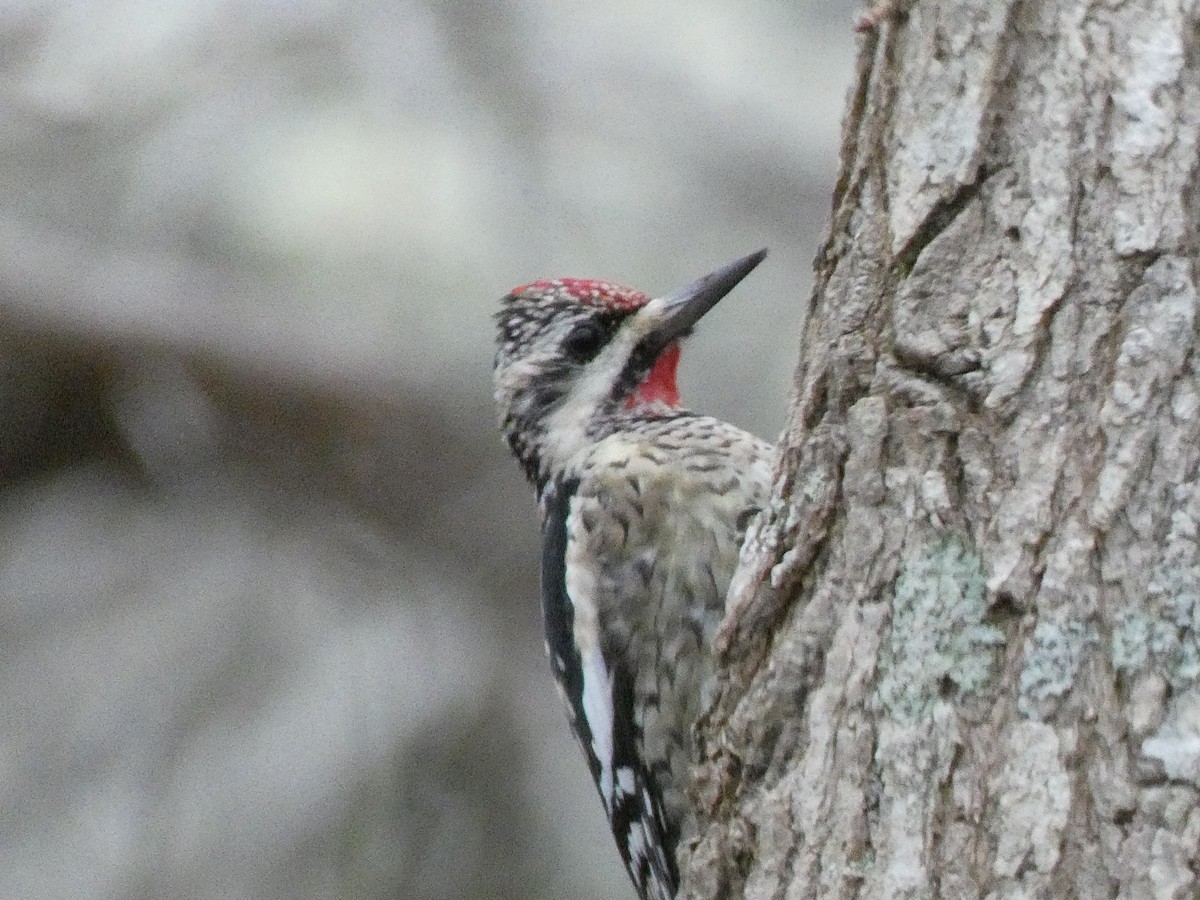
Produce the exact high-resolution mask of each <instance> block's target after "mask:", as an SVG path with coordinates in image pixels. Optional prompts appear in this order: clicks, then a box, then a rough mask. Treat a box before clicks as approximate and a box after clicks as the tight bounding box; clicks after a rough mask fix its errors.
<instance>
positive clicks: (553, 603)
mask: <svg viewBox="0 0 1200 900" xmlns="http://www.w3.org/2000/svg"><path fill="white" fill-rule="evenodd" d="M578 492H579V480H578V479H577V478H571V479H561V480H559V481H557V482H555V483H554V484H552V485H549V486H548V487H547V491H546V493H545V494H543V497H542V513H543V531H542V615H543V618H544V621H545V629H546V651H547V654H548V655H549V657H550V666H551V668H552V670H553V672H554V677H555V680H556V681H557V682H558V686H559V688H560V690H561V692H562V694H563V697H564V699H565V700H566V703H567V709H568V713H569V715H570V718H571V727H572V729H573V730H574V731H575V736H576V738H578V740H579V743H580V745H581V746H582V747H583V751H584V754H585V756H586V757H587V762H588V768H589V769H590V770H591V773H592V778H593V780H594V781H595V782H596V788H597V789H598V790H599V792H600V799H601V800H602V802H603V803H604V808H605V812H607V814H608V819H609V823H610V824H611V826H612V831H613V836H614V837H615V838H616V842H617V848H618V849H619V851H620V853H621V858H622V860H623V861H624V863H625V867H626V868H627V869H628V870H629V874H630V876H631V877H632V878H633V881H634V884H635V886H636V887H637V889H638V892H639V894H640V895H641V896H642V897H643V898H644V900H671V898H673V897H674V896H675V891H676V888H677V886H678V881H679V876H678V871H677V869H676V865H675V854H674V841H673V839H672V837H671V830H670V829H669V828H668V826H667V823H666V819H665V816H664V814H663V810H662V805H661V801H660V798H659V792H658V790H657V788H656V786H655V784H654V778H653V775H652V773H651V772H649V771H648V770H647V769H646V767H645V764H644V762H643V760H642V756H641V753H640V752H639V750H640V745H641V735H640V729H639V726H638V723H637V722H636V721H635V708H636V704H635V698H634V680H633V673H631V672H629V671H627V670H626V667H625V666H624V665H623V664H621V663H620V661H619V660H617V659H616V657H615V656H614V655H612V654H609V653H606V652H605V648H604V644H603V641H602V640H601V633H600V622H599V610H598V608H597V599H596V597H595V595H594V591H595V590H596V588H597V573H595V572H593V571H589V570H588V566H587V565H586V563H585V562H584V561H582V560H581V559H580V558H579V555H577V554H572V553H569V552H568V551H569V546H568V545H569V537H570V533H571V529H572V526H573V524H575V523H574V522H573V519H574V513H575V512H576V510H575V508H574V501H575V499H576V497H577V495H578Z"/></svg>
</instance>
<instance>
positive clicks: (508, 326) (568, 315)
mask: <svg viewBox="0 0 1200 900" xmlns="http://www.w3.org/2000/svg"><path fill="white" fill-rule="evenodd" d="M766 255H767V251H766V250H760V251H758V252H757V253H752V254H750V255H749V256H746V257H743V258H742V259H739V260H736V261H734V262H732V263H730V264H729V265H727V266H725V267H724V268H721V269H718V270H717V271H715V272H713V273H711V274H709V275H706V276H705V277H703V278H701V279H700V280H699V281H696V282H694V283H693V284H690V285H688V286H687V287H685V288H683V289H681V290H678V291H675V292H674V293H671V294H667V295H666V296H663V297H657V298H654V299H651V298H650V297H648V296H647V295H646V294H643V293H641V292H640V291H634V290H630V289H629V288H624V287H620V286H619V285H615V284H610V283H609V282H606V281H590V280H583V279H574V278H562V279H558V280H556V281H535V282H532V283H531V284H526V285H522V286H521V287H518V288H514V289H513V290H512V291H511V292H510V293H509V294H508V295H507V296H506V297H505V298H504V299H503V300H502V301H501V308H500V312H499V313H498V314H497V316H496V321H497V324H498V334H497V344H498V349H497V351H496V366H495V373H494V386H495V396H496V404H497V407H498V408H499V412H500V425H501V428H502V429H503V431H504V434H505V437H506V438H507V439H508V442H509V445H510V446H511V447H512V449H513V452H514V453H515V454H516V455H517V458H518V459H519V460H520V461H521V463H522V465H523V466H524V467H525V471H526V473H527V474H528V475H529V476H530V478H531V479H533V480H535V481H541V480H542V479H544V477H545V476H546V475H547V474H548V472H550V471H554V470H556V469H559V468H561V467H563V466H564V465H565V464H566V463H567V461H568V460H569V459H570V458H571V457H572V456H573V455H574V454H575V453H576V452H578V451H579V450H580V449H581V448H582V447H583V446H585V445H586V444H587V443H589V442H590V441H591V440H594V439H595V437H596V436H597V431H598V426H599V425H600V424H602V423H603V421H604V420H605V418H606V417H611V416H612V414H613V413H614V412H617V411H619V410H621V409H623V408H638V409H644V411H645V412H646V413H647V414H653V413H654V411H656V410H661V409H666V408H668V407H673V406H677V405H678V403H679V390H678V388H677V387H676V384H675V369H676V366H677V365H678V363H679V341H680V340H681V339H682V338H684V337H686V336H687V334H688V333H689V332H690V331H691V329H692V326H693V325H695V324H696V322H697V321H699V319H700V317H701V316H703V315H704V314H705V313H706V312H708V311H709V310H710V309H712V308H713V306H715V305H716V303H717V301H718V300H720V299H721V298H722V297H724V296H725V295H726V294H727V293H729V291H730V290H732V288H733V287H734V285H736V284H737V283H738V282H739V281H741V280H742V279H743V278H745V277H746V275H748V274H749V273H750V271H751V270H752V269H753V268H754V267H755V266H757V265H758V264H759V263H760V262H762V260H763V258H764V257H765V256H766Z"/></svg>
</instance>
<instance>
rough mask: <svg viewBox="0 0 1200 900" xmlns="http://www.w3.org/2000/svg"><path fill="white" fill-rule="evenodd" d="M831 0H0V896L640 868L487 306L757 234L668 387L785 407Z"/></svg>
mask: <svg viewBox="0 0 1200 900" xmlns="http://www.w3.org/2000/svg"><path fill="white" fill-rule="evenodd" d="M855 9H856V7H855V5H854V4H853V3H851V2H849V0H838V2H834V3H824V2H822V3H818V2H815V0H802V2H796V0H774V2H766V0H762V2H746V3H741V4H734V3H728V2H714V0H664V2H660V3H657V4H644V3H640V2H638V3H635V2H631V0H616V2H611V3H608V4H592V5H590V6H585V5H583V4H571V3H555V2H552V0H490V2H482V0H474V2H470V0H468V2H456V3H437V2H430V0H425V2H420V0H362V2H357V3H336V2H333V0H257V2H251V0H241V2H238V0H80V2H44V0H43V2H38V0H2V2H0V123H2V127H0V644H2V647H0V684H2V688H0V714H2V717H3V727H2V728H0V791H2V792H3V796H2V798H0V896H3V897H12V898H42V897H46V898H59V897H61V898H147V900H149V898H159V897H171V898H280V897H288V898H367V900H370V898H422V900H424V898H431V900H432V898H493V897H494V898H510V897H511V898H535V900H536V898H547V900H549V898H565V897H590V898H601V900H605V898H613V900H617V898H624V900H629V898H631V897H632V891H631V889H630V887H629V886H628V883H627V881H626V878H625V875H624V873H623V871H622V870H621V868H620V863H619V861H618V857H617V854H616V850H615V848H614V847H613V844H612V842H611V840H610V839H609V837H608V834H607V829H606V825H605V823H604V820H603V816H602V814H601V809H600V805H599V802H598V800H597V798H596V796H595V793H594V789H593V788H592V786H591V784H590V780H589V778H588V776H587V773H586V769H585V767H584V764H583V760H582V757H581V755H580V754H579V753H578V751H577V750H576V748H575V746H574V744H573V742H572V740H571V738H570V737H569V734H568V730H567V725H566V719H565V716H564V715H563V712H562V710H561V709H560V706H559V700H558V697H557V695H556V694H555V692H554V690H553V688H552V686H551V682H550V679H549V675H548V668H547V665H546V663H545V660H544V658H543V653H542V645H541V635H540V622H539V610H538V598H537V524H536V511H535V508H534V503H533V499H532V496H531V493H530V490H529V488H528V487H527V486H526V485H525V484H524V482H523V480H522V478H521V476H520V473H519V471H518V469H517V467H516V465H515V464H514V463H513V462H512V460H511V459H509V457H508V456H507V452H506V450H505V448H504V447H503V445H502V443H501V441H500V439H499V437H498V435H497V432H496V429H495V413H494V410H493V408H492V403H491V383H490V368H491V358H492V333H491V332H492V329H491V321H490V315H491V313H492V312H493V310H494V308H495V305H496V301H497V300H498V298H499V297H500V296H501V295H502V294H504V293H505V292H506V291H507V290H508V289H509V288H510V287H512V286H513V285H515V284H519V283H524V282H528V281H530V280H533V279H535V278H538V277H555V276H562V275H572V276H580V277H602V278H607V279H611V280H614V281H618V282H622V283H626V284H630V285H633V286H635V287H638V288H641V289H644V290H646V291H647V292H649V293H652V294H653V293H659V292H665V291H668V290H670V289H672V288H675V287H677V286H679V285H680V284H683V283H685V282H687V281H690V280H691V279H693V278H695V277H697V276H699V275H701V274H704V273H706V272H708V271H709V270H711V269H713V268H715V267H716V266H718V265H720V264H723V263H725V262H727V261H729V260H731V259H733V258H734V257H736V256H739V255H742V254H744V253H747V252H749V251H751V250H754V249H756V248H758V247H760V246H764V245H766V246H769V247H770V248H771V250H772V255H771V257H770V258H769V259H768V261H767V262H766V264H765V265H764V266H763V267H761V268H760V270H759V271H757V272H755V273H754V275H753V276H752V277H751V278H750V279H749V280H748V281H747V282H746V283H745V284H744V285H743V286H742V287H740V288H739V289H738V290H737V291H736V292H735V293H734V294H733V295H732V296H731V297H730V299H729V300H727V301H726V302H725V303H724V304H722V305H721V306H720V307H718V309H717V310H716V312H715V313H714V314H713V315H712V316H710V317H709V318H707V319H706V320H705V322H704V323H703V326H702V329H701V331H700V332H699V333H698V334H697V335H696V337H695V338H694V339H693V340H692V341H691V344H690V346H689V348H688V352H687V354H686V356H685V364H684V368H683V371H682V375H681V384H682V387H683V391H684V395H685V398H687V399H688V400H689V402H690V405H693V406H695V407H698V408H701V409H704V410H705V411H708V412H712V413H714V414H717V415H719V416H721V417H723V418H726V419H730V420H732V421H734V422H736V423H738V424H740V425H742V426H744V427H747V428H749V429H750V430H752V431H755V432H757V433H759V434H761V435H763V436H765V437H768V438H774V437H775V436H776V434H777V433H778V431H779V429H780V427H781V425H782V423H783V417H784V413H785V410H786V405H787V400H788V395H789V391H790V385H791V374H792V370H793V368H794V365H795V348H796V345H797V333H798V327H799V324H800V310H801V305H802V302H803V300H804V298H805V297H806V295H807V292H808V290H809V271H810V261H811V259H812V256H813V253H814V250H815V248H816V244H817V240H818V238H819V236H820V233H821V229H822V227H823V225H824V221H825V217H826V214H827V210H828V208H829V197H830V191H831V188H832V179H833V177H834V174H835V163H836V159H835V155H836V149H837V138H838V128H839V123H840V118H841V112H842V105H843V100H844V97H845V96H846V92H847V89H848V87H849V79H850V66H851V53H852V50H853V46H854V42H853V35H852V31H851V23H852V21H853V17H854V14H855Z"/></svg>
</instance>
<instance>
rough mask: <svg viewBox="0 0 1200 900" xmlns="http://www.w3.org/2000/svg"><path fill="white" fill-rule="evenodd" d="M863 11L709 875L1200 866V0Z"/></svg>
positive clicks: (1044, 890)
mask: <svg viewBox="0 0 1200 900" xmlns="http://www.w3.org/2000/svg"><path fill="white" fill-rule="evenodd" d="M891 16H892V17H891V18H890V19H888V20H886V21H884V22H882V23H881V24H880V25H879V26H878V27H877V28H875V30H874V31H872V32H870V33H869V34H868V35H867V36H866V37H865V38H864V43H863V46H862V50H861V56H860V60H859V66H858V83H857V85H856V87H855V88H854V90H853V93H852V94H851V96H850V101H849V106H850V108H849V111H848V113H847V117H846V124H845V136H844V143H843V152H842V161H841V173H840V177H839V181H838V187H837V191H836V194H835V197H834V201H833V211H832V220H831V225H830V230H829V234H828V237H827V239H826V241H825V244H824V246H823V247H822V248H821V250H820V252H819V254H818V256H817V261H816V273H817V278H816V287H815V289H814V294H813V299H812V304H811V309H810V312H809V316H808V319H807V322H806V326H805V329H804V334H803V341H802V355H801V363H800V368H799V371H798V373H797V380H796V395H795V398H794V406H793V409H792V414H791V421H790V424H789V426H788V429H787V431H786V434H785V436H784V449H783V455H782V460H781V463H780V468H779V473H778V481H777V484H776V498H777V499H776V501H775V502H774V503H773V504H772V505H771V507H770V509H768V510H767V511H766V512H765V513H764V515H763V516H762V518H761V520H760V521H759V522H758V523H757V525H756V526H754V527H753V528H752V531H751V535H750V538H749V539H748V541H747V544H746V547H745V549H744V551H743V555H742V562H741V566H740V568H739V571H738V574H737V576H736V577H735V579H734V585H733V587H732V589H731V592H730V613H729V616H728V618H727V620H726V622H725V626H724V628H723V630H722V633H721V635H720V636H719V640H718V650H719V652H720V653H721V654H722V659H723V664H724V670H723V675H722V682H721V685H720V690H719V691H718V694H717V697H716V699H715V701H714V703H713V706H712V708H711V710H710V713H709V715H708V717H707V719H706V720H705V721H704V722H703V723H702V724H701V738H702V742H703V746H704V748H705V752H704V757H703V761H702V764H701V768H700V770H699V777H698V789H697V792H696V802H697V804H698V806H699V807H700V809H701V812H702V816H703V817H704V818H703V821H704V822H705V823H706V824H705V826H704V827H703V829H702V832H701V836H700V839H699V841H698V843H697V844H696V845H695V847H694V850H693V852H692V853H691V855H690V858H689V859H688V860H686V861H685V863H686V864H685V873H686V876H685V887H684V890H683V891H682V892H681V895H682V896H685V897H689V898H713V897H743V896H744V897H747V898H768V897H770V898H782V897H786V898H789V900H793V898H816V897H820V898H826V897H872V898H875V897H947V898H956V900H957V898H971V897H979V898H983V897H995V898H1001V897H1029V898H1032V897H1087V898H1090V897H1129V898H1148V897H1192V896H1197V895H1198V892H1200V881H1198V879H1197V868H1198V867H1200V855H1198V843H1200V804H1198V802H1197V800H1198V794H1197V787H1198V785H1200V685H1198V683H1197V679H1198V678H1200V546H1198V537H1197V534H1198V530H1200V418H1198V416H1197V409H1198V407H1200V375H1198V373H1197V357H1196V353H1195V350H1196V347H1197V344H1198V341H1197V316H1196V307H1197V295H1196V287H1195V282H1194V279H1195V276H1196V262H1197V260H1198V259H1200V255H1198V252H1197V249H1198V242H1197V229H1198V227H1200V181H1198V178H1197V172H1198V170H1200V160H1198V146H1197V132H1198V127H1200V21H1198V19H1197V11H1196V7H1195V4H1194V0H1193V2H1188V0H1133V2H1124V3H1099V4H1096V3H1085V2H1083V0H1045V2H1011V0H1009V2H1003V0H919V2H917V3H916V4H915V5H914V6H912V7H911V8H910V9H908V10H904V9H903V8H902V9H899V10H893V11H891Z"/></svg>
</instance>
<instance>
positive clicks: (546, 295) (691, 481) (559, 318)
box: [495, 250, 774, 900]
mask: <svg viewBox="0 0 1200 900" xmlns="http://www.w3.org/2000/svg"><path fill="white" fill-rule="evenodd" d="M764 256H766V251H765V250H762V251H759V252H758V253H754V254H751V255H750V256H747V257H745V258H743V259H739V260H737V261H736V262H734V263H731V264H730V265H728V266H726V267H725V268H723V269H720V270H718V271H716V272H714V273H712V274H711V275H708V276H706V277H705V278H702V279H700V280H699V281H697V282H696V283H695V284H692V285H689V286H688V287H686V288H684V289H683V290H681V291H677V292H676V293H674V294H670V295H668V296H666V297H660V298H657V299H653V300H652V299H650V298H649V297H648V296H646V295H645V294H642V293H640V292H638V291H632V290H629V289H628V288H622V287H619V286H617V285H613V284H609V283H608V282H603V281H586V280H577V279H561V280H558V281H536V282H534V283H532V284H527V285H524V286H522V287H519V288H516V289H515V290H513V291H512V292H511V293H510V294H509V295H508V296H506V297H505V298H504V300H503V301H502V304H503V305H502V308H501V310H500V312H499V314H498V315H497V321H498V324H499V335H498V342H499V349H498V351H497V354H496V367H495V393H496V402H497V404H498V406H499V410H500V420H501V428H502V429H503V431H504V435H505V437H506V438H507V439H508V443H509V445H510V446H511V447H512V451H513V453H514V454H515V455H516V457H517V459H518V460H519V461H520V463H521V465H522V466H523V467H524V469H525V473H526V475H527V476H528V477H529V479H530V481H532V482H533V484H534V485H535V487H536V488H537V493H538V500H539V503H540V506H541V512H542V612H543V617H544V620H545V628H546V650H547V653H548V654H549V656H550V663H551V667H552V669H553V671H554V676H555V678H556V680H557V681H558V685H559V687H560V689H561V691H562V694H563V696H564V698H565V699H566V702H567V706H568V710H569V713H570V718H571V725H572V727H573V728H574V730H575V735H576V737H577V738H578V739H579V743H580V744H581V745H582V746H583V750H584V752H585V754H586V755H587V761H588V765H589V767H590V768H591V772H592V777H593V778H594V779H595V781H596V787H597V788H598V789H599V791H600V798H601V800H602V801H603V803H604V809H605V811H606V812H607V814H608V819H609V822H610V824H611V826H612V831H613V835H614V837H615V838H616V841H617V847H618V849H619V850H620V853H621V858H622V859H623V860H624V862H625V867H626V868H627V869H628V871H629V874H630V877H631V878H632V879H633V882H634V885H635V886H636V888H637V890H638V894H639V895H640V896H641V897H642V898H643V900H670V898H673V897H674V896H675V893H676V890H677V888H678V882H679V875H678V867H677V865H676V860H675V850H676V847H677V845H678V844H679V841H680V840H681V839H686V838H687V837H688V836H689V833H690V829H692V828H693V827H694V825H693V823H692V822H691V821H690V819H691V817H690V815H689V813H688V802H687V797H686V788H687V784H688V778H689V776H690V772H691V768H692V766H693V764H694V762H695V760H694V758H693V757H694V755H695V746H694V738H693V735H692V728H693V725H694V724H695V721H696V718H697V716H698V715H699V713H700V712H701V710H702V707H703V704H704V703H705V702H706V700H707V697H706V696H705V694H706V690H707V689H708V687H709V686H710V682H711V681H712V677H713V660H712V651H711V646H710V645H711V641H712V638H713V635H714V633H715V632H716V629H717V627H718V625H719V624H720V621H721V618H722V614H723V612H724V607H725V593H726V590H727V589H728V587H729V580H730V578H731V577H732V574H733V569H734V566H735V564H736V562H737V556H738V551H739V548H740V546H741V542H742V537H743V534H744V532H745V529H746V525H747V524H748V522H749V519H750V517H751V516H753V515H754V513H755V512H756V511H757V510H758V509H760V508H761V506H762V504H763V503H764V502H765V501H766V497H767V491H768V487H769V479H770V474H771V462H772V459H773V455H774V454H773V451H772V448H771V447H770V445H768V444H766V443H764V442H763V441H760V440H759V439H758V438H756V437H753V436H752V435H749V434H747V433H746V432H744V431H742V430H740V429H738V428H735V427H734V426H732V425H728V424H726V423H725V422H721V421H718V420H716V419H713V418H710V417H708V416H702V415H697V414H696V413H693V412H689V411H687V410H685V409H681V408H680V407H679V405H678V403H679V395H678V390H677V389H676V385H675V369H676V366H677V364H678V361H679V341H680V339H681V338H683V337H685V336H686V335H687V334H688V332H690V330H691V328H692V326H693V325H694V324H695V323H696V322H697V321H698V320H699V319H700V317H701V316H703V315H704V314H705V313H706V312H708V310H709V309H711V308H712V307H713V306H714V305H715V304H716V303H717V301H718V300H720V299H721V298H722V297H723V296H724V295H725V294H726V293H728V292H729V291H730V290H731V289H732V288H733V287H734V285H736V284H737V283H738V282H739V281H741V280H742V278H744V277H745V276H746V275H747V274H748V273H749V272H750V270H751V269H753V268H754V267H755V266H756V265H758V263H759V262H761V261H762V259H763V257H764Z"/></svg>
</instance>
